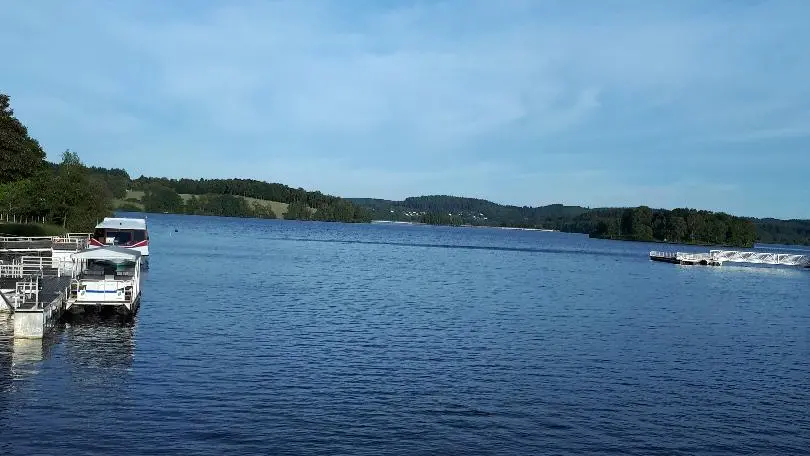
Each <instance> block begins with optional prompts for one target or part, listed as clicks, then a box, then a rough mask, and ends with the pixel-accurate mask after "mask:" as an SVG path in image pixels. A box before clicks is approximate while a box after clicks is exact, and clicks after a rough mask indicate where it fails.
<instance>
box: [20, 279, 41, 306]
mask: <svg viewBox="0 0 810 456" xmlns="http://www.w3.org/2000/svg"><path fill="white" fill-rule="evenodd" d="M15 295H16V296H15V299H14V308H15V309H19V308H20V306H22V304H24V303H25V302H27V301H28V300H30V299H32V298H33V299H34V305H35V306H36V307H39V277H34V278H33V279H31V280H27V281H25V282H17V287H16V290H15Z"/></svg>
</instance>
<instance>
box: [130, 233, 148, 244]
mask: <svg viewBox="0 0 810 456" xmlns="http://www.w3.org/2000/svg"><path fill="white" fill-rule="evenodd" d="M132 233H133V238H132V241H133V242H141V241H145V240H146V231H143V230H136V231H133V232H132Z"/></svg>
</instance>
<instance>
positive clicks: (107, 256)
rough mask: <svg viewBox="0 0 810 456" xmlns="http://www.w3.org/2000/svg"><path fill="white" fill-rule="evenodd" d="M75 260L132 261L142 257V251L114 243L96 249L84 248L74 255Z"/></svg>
mask: <svg viewBox="0 0 810 456" xmlns="http://www.w3.org/2000/svg"><path fill="white" fill-rule="evenodd" d="M72 257H73V259H74V260H106V261H116V260H118V261H122V260H123V261H132V262H135V261H137V260H138V258H140V257H141V252H139V251H137V250H134V249H126V248H123V247H116V246H112V245H108V246H104V247H98V248H95V249H87V250H82V251H81V252H78V253H74V254H73V255H72Z"/></svg>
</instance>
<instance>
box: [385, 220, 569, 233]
mask: <svg viewBox="0 0 810 456" xmlns="http://www.w3.org/2000/svg"><path fill="white" fill-rule="evenodd" d="M370 223H372V224H377V225H420V226H422V225H426V226H452V227H456V228H492V229H497V230H514V231H541V232H544V233H559V232H560V230H548V229H545V228H521V227H512V226H492V225H436V224H431V223H422V222H405V221H401V220H372V221H371V222H370Z"/></svg>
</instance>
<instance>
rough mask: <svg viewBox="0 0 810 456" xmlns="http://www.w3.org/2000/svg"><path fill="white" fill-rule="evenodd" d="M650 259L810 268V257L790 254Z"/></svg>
mask: <svg viewBox="0 0 810 456" xmlns="http://www.w3.org/2000/svg"><path fill="white" fill-rule="evenodd" d="M650 259H651V260H653V261H661V262H665V263H674V264H700V265H708V266H721V265H722V264H723V263H746V264H760V265H772V266H795V267H804V268H810V256H808V255H794V254H788V253H769V252H744V251H736V250H710V251H709V253H684V252H657V251H652V252H650Z"/></svg>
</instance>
